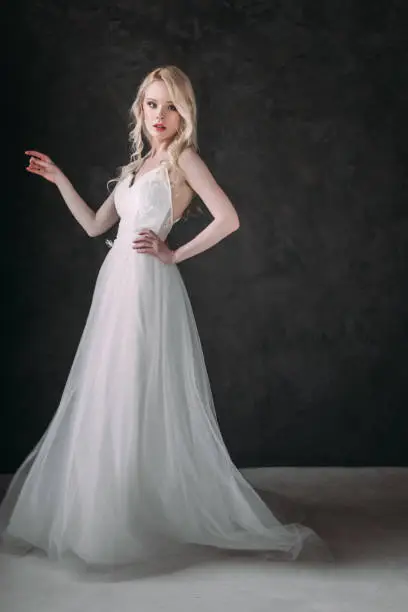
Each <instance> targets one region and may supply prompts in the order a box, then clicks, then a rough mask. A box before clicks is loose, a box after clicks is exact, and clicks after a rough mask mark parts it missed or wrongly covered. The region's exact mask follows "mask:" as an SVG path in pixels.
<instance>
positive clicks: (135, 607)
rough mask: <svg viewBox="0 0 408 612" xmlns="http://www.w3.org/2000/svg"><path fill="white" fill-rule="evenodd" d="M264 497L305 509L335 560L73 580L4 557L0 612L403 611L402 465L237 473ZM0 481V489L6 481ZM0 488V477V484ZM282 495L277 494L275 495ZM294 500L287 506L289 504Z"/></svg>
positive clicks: (181, 566)
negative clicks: (241, 474) (399, 466)
mask: <svg viewBox="0 0 408 612" xmlns="http://www.w3.org/2000/svg"><path fill="white" fill-rule="evenodd" d="M242 473H243V474H244V476H245V477H246V478H247V479H248V480H249V481H250V482H251V483H252V484H253V485H254V486H255V487H256V488H257V490H258V491H259V492H260V493H261V495H262V496H263V497H264V499H265V501H266V502H267V503H269V502H270V503H271V504H274V505H275V507H276V508H277V509H278V510H279V505H280V511H282V512H284V513H286V515H287V516H288V513H289V514H290V513H291V512H292V513H294V514H293V516H295V515H296V512H297V511H298V509H299V508H300V507H302V509H303V516H304V518H305V522H306V523H307V524H308V525H310V526H311V527H313V528H314V529H315V530H316V531H317V533H318V534H319V535H320V536H321V537H322V538H323V539H324V540H325V541H326V542H327V543H328V544H329V546H330V548H331V550H332V552H333V554H334V557H335V561H334V562H331V563H324V562H321V561H316V560H315V561H313V560H311V559H303V560H302V558H300V559H299V560H298V561H296V562H282V561H271V560H264V559H259V558H254V557H251V556H248V557H245V556H240V555H236V554H226V553H220V554H219V555H213V556H210V557H206V556H205V555H204V556H203V558H202V559H201V560H198V559H195V561H194V562H193V561H191V562H188V560H185V562H184V563H178V565H175V564H174V563H173V564H167V565H166V563H163V564H162V566H161V567H160V568H159V567H156V570H155V571H154V572H149V571H146V573H145V575H140V574H139V575H135V574H132V572H127V573H126V572H122V573H120V572H119V573H118V574H117V575H115V576H114V577H111V578H110V579H107V578H106V577H105V578H103V579H101V578H100V577H97V576H96V575H94V576H91V575H89V576H87V577H83V576H82V577H78V576H75V575H73V574H72V573H70V572H69V571H68V570H67V571H65V570H61V569H60V568H58V569H57V568H55V567H53V565H52V564H51V563H50V562H49V561H48V560H47V559H46V558H44V557H41V556H40V557H39V556H33V555H27V556H23V557H12V556H10V555H8V554H4V553H3V554H1V555H0V586H1V595H0V609H1V611H2V612H37V611H38V612H68V611H70V612H74V611H75V612H77V611H78V612H79V611H80V612H85V611H86V612H116V611H120V612H130V611H132V612H135V611H137V612H139V611H140V612H161V611H166V612H173V611H174V612H176V611H177V612H184V611H186V612H187V611H189V612H204V611H205V612H232V611H234V612H241V611H242V612H406V611H407V610H408V469H407V468H358V469H355V468H262V469H247V470H242ZM4 482H5V480H4V478H3V486H4ZM0 486H1V483H0ZM276 494H279V498H275V497H274V496H275V495H276ZM293 503H295V504H296V505H295V506H293V505H291V504H293Z"/></svg>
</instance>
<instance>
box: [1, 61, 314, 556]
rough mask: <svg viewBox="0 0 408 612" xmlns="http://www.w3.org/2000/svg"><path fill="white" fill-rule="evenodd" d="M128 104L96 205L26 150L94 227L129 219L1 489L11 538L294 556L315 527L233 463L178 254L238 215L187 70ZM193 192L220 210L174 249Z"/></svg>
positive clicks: (103, 552) (161, 78)
mask: <svg viewBox="0 0 408 612" xmlns="http://www.w3.org/2000/svg"><path fill="white" fill-rule="evenodd" d="M132 114H133V117H134V122H135V127H134V129H133V130H132V132H131V140H132V142H133V148H134V152H133V155H132V158H131V161H130V163H129V164H128V165H127V166H124V167H123V168H122V171H121V173H120V176H119V179H118V181H117V184H116V187H115V189H114V191H113V192H112V193H111V195H110V196H109V197H108V198H107V200H106V201H105V202H104V203H103V205H102V206H101V207H100V208H99V210H98V211H97V212H96V213H95V212H94V211H93V210H92V209H91V208H90V207H89V206H87V204H86V203H85V202H84V201H83V200H82V199H81V197H80V196H79V195H78V193H77V192H76V191H75V189H74V187H73V186H72V184H71V183H70V182H69V180H68V179H67V177H66V176H65V175H64V174H63V173H62V171H61V170H60V169H59V168H58V167H57V166H56V165H55V164H54V163H53V162H52V161H51V160H50V158H49V157H47V156H46V155H44V154H42V153H39V152H37V151H27V154H29V155H30V163H29V166H28V168H27V170H28V171H29V172H31V173H33V174H37V175H39V176H42V177H44V178H45V179H47V180H48V181H50V182H52V183H54V184H55V185H56V186H57V187H58V189H59V191H60V192H61V195H62V197H63V199H64V200H65V202H66V204H67V206H68V208H69V210H70V211H71V213H72V214H73V216H74V217H75V219H76V220H77V221H78V223H80V225H81V226H82V227H83V228H84V230H85V231H86V232H87V234H88V235H89V236H98V235H100V234H103V233H104V232H106V231H107V230H108V229H109V228H111V227H112V226H113V225H114V224H115V223H116V222H117V221H118V220H120V222H119V227H118V232H117V237H116V239H115V241H114V243H113V246H112V248H111V250H110V251H109V252H108V254H107V256H106V258H105V260H104V262H103V264H102V267H101V269H100V272H99V275H98V278H97V282H96V286H95V290H94V295H93V299H92V304H91V308H90V312H89V315H88V319H87V321H86V325H85V329H84V331H83V334H82V337H81V340H80V343H79V346H78V349H77V353H76V355H75V359H74V362H73V364H72V367H71V371H70V373H69V377H68V380H67V383H66V386H65V389H64V392H63V394H62V398H61V401H60V405H59V407H58V410H57V411H56V414H55V416H54V418H53V420H52V421H51V423H50V425H49V427H48V429H47V431H46V432H45V434H44V436H43V437H42V439H41V440H40V442H39V443H38V444H37V446H36V447H35V448H34V450H33V451H32V453H31V454H30V455H29V456H28V457H27V458H26V460H25V461H24V463H23V464H22V466H21V467H20V469H19V470H18V472H17V473H16V475H15V476H14V478H13V480H12V482H11V484H10V487H9V490H8V493H7V496H6V499H5V500H4V502H3V504H2V512H3V521H4V526H3V529H4V533H3V541H4V542H9V543H15V544H24V543H28V545H31V546H33V547H35V548H39V549H41V550H43V551H45V552H46V554H47V555H48V556H49V557H50V558H51V559H57V560H62V559H64V558H67V557H71V558H74V559H76V560H79V561H80V562H82V563H85V564H86V565H97V566H108V565H113V566H115V565H119V564H125V563H134V562H137V561H143V560H145V559H147V558H148V557H155V556H159V555H162V554H163V553H165V552H166V551H169V552H172V551H175V550H176V549H178V548H179V547H181V548H182V549H183V548H184V549H185V546H186V545H187V544H192V545H206V546H214V547H217V548H222V549H242V550H244V549H245V550H264V551H265V550H266V551H276V552H280V553H286V554H287V557H288V558H289V559H295V558H296V557H297V556H298V554H299V552H300V550H301V548H302V545H303V542H304V540H305V538H306V537H308V536H314V539H315V540H318V539H319V538H318V536H316V535H315V534H314V532H312V531H311V530H310V529H309V528H307V527H304V526H302V525H299V524H290V525H282V524H281V523H280V522H279V521H278V520H277V518H275V516H274V515H273V514H272V512H271V511H270V510H269V508H268V507H267V506H266V505H265V504H264V502H263V501H262V500H261V499H260V497H259V496H258V495H257V493H256V492H255V491H254V490H253V489H252V487H251V486H250V485H249V483H248V482H247V481H246V480H245V479H244V478H243V476H242V475H241V474H240V472H239V471H238V470H237V468H236V467H235V466H234V465H233V463H232V461H231V459H230V457H229V455H228V452H227V449H226V447H225V445H224V443H223V440H222V436H221V433H220V430H219V427H218V423H217V419H216V415H215V411H214V406H213V400H212V395H211V390H210V385H209V381H208V378H207V372H206V368H205V363H204V358H203V354H202V349H201V345H200V340H199V336H198V333H197V329H196V325H195V321H194V317H193V313H192V310H191V306H190V302H189V299H188V296H187V293H186V290H185V287H184V284H183V281H182V278H181V276H180V274H179V271H178V268H177V266H176V265H175V264H177V263H179V262H181V261H184V260H185V259H187V258H189V257H193V256H195V255H198V254H199V253H202V252H203V251H205V250H206V249H209V248H210V247H212V246H214V245H215V244H216V243H217V242H219V241H220V240H222V239H223V238H225V237H226V236H228V235H229V234H230V233H231V232H234V231H235V230H237V229H238V228H239V220H238V216H237V213H236V210H235V208H234V206H233V205H232V203H231V202H230V200H229V199H228V197H227V196H226V194H225V193H224V192H223V190H222V189H221V188H220V187H219V185H218V184H217V183H216V181H215V179H214V178H213V176H212V174H211V173H210V171H209V170H208V168H207V166H206V165H205V163H204V162H203V161H202V159H201V158H200V156H199V155H198V153H197V142H196V104H195V100H194V93H193V89H192V87H191V83H190V81H189V79H188V78H187V76H186V75H185V74H184V73H183V72H182V71H181V70H179V69H178V68H176V67H174V66H166V67H162V68H158V69H156V70H154V71H153V72H151V73H150V74H148V75H147V77H146V78H145V79H144V81H143V82H142V84H141V86H140V88H139V91H138V93H137V96H136V99H135V101H134V103H133V106H132ZM144 140H145V141H147V143H148V148H149V150H148V153H147V154H146V155H145V156H143V148H144ZM193 192H196V193H197V194H198V196H199V197H200V198H201V199H202V200H203V202H204V203H205V205H206V206H207V207H208V209H209V210H210V212H211V214H212V215H213V218H214V219H213V221H212V222H211V223H210V224H209V225H208V226H207V227H206V228H205V229H204V230H203V231H202V232H200V233H199V234H198V235H197V236H196V237H195V238H194V239H193V240H191V241H190V242H188V243H187V244H184V245H183V246H181V247H179V248H178V249H176V250H174V251H172V250H171V249H170V248H169V247H168V246H167V244H166V237H167V235H168V233H169V232H170V230H171V228H172V226H173V225H174V223H176V222H177V221H178V219H179V218H180V217H181V216H182V215H183V213H184V211H185V210H186V208H187V207H188V206H189V203H190V201H191V198H192V195H193Z"/></svg>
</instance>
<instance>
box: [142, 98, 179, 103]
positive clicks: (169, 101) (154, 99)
mask: <svg viewBox="0 0 408 612" xmlns="http://www.w3.org/2000/svg"><path fill="white" fill-rule="evenodd" d="M146 100H151V101H152V102H157V100H156V98H146ZM167 104H174V103H173V100H167Z"/></svg>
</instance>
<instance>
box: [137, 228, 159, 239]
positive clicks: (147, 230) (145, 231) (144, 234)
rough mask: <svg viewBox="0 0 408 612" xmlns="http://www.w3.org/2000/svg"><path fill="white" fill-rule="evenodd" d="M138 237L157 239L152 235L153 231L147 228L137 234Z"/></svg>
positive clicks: (155, 235)
mask: <svg viewBox="0 0 408 612" xmlns="http://www.w3.org/2000/svg"><path fill="white" fill-rule="evenodd" d="M138 234H139V236H151V237H152V238H157V234H155V233H154V231H153V230H151V229H148V228H143V229H141V230H139V232H138Z"/></svg>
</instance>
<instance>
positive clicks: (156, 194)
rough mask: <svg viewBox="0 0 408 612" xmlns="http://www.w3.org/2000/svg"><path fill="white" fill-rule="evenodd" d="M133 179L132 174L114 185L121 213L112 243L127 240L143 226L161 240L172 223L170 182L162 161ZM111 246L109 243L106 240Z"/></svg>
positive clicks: (127, 241) (115, 198)
mask: <svg viewBox="0 0 408 612" xmlns="http://www.w3.org/2000/svg"><path fill="white" fill-rule="evenodd" d="M131 182H132V175H130V176H127V177H126V178H125V179H123V180H122V181H120V182H119V183H118V185H117V186H116V188H115V193H114V202H115V207H116V210H117V213H118V215H119V217H120V222H119V226H118V232H117V235H116V240H115V243H118V242H122V241H123V242H126V243H127V244H128V243H129V241H131V240H132V239H133V238H134V237H135V236H136V234H137V231H138V230H140V229H142V228H149V229H151V230H153V231H154V232H155V233H156V234H157V235H158V236H159V237H160V238H161V239H162V240H165V239H166V237H167V235H168V234H169V232H170V230H171V228H172V226H173V223H174V219H173V207H172V196H171V185H170V180H169V175H168V170H167V167H166V164H165V163H162V164H161V165H159V166H157V167H156V168H153V169H151V170H148V171H147V172H145V173H144V174H142V176H140V177H139V178H138V177H136V179H135V180H134V182H133V185H132V184H131ZM107 244H108V245H109V246H111V244H112V243H110V242H109V241H107Z"/></svg>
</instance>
